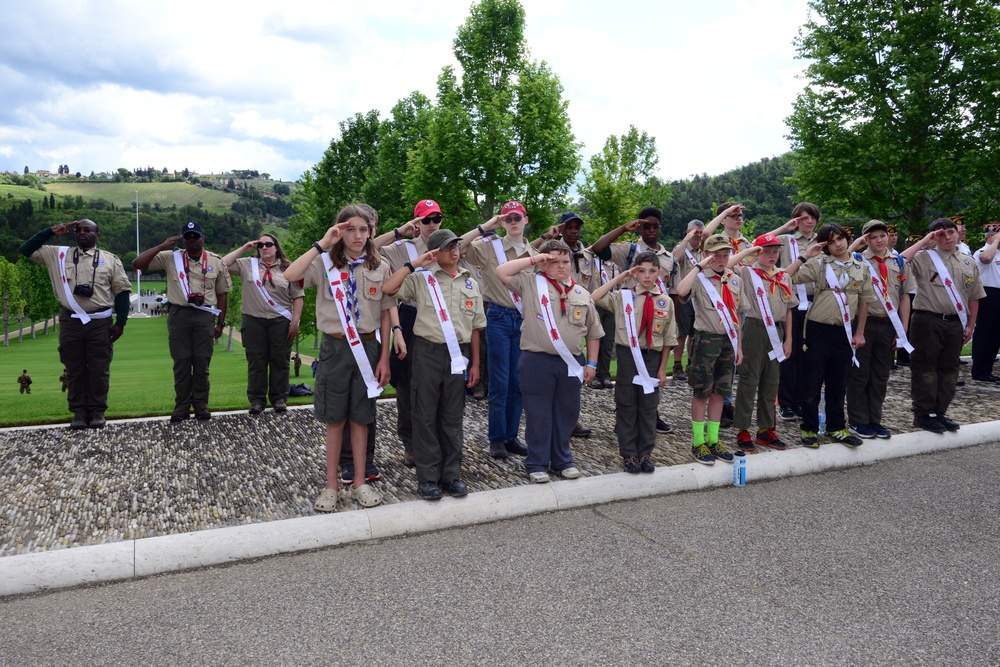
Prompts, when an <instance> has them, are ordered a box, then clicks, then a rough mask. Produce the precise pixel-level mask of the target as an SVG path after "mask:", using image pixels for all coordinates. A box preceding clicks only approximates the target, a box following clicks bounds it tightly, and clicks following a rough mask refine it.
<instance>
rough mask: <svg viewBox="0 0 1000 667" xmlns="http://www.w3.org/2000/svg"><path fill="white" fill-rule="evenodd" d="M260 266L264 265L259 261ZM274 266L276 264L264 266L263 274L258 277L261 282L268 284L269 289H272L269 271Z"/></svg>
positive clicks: (272, 283) (272, 280)
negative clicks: (269, 285) (269, 284)
mask: <svg viewBox="0 0 1000 667" xmlns="http://www.w3.org/2000/svg"><path fill="white" fill-rule="evenodd" d="M261 264H264V261H263V260H261ZM275 266H277V264H264V274H263V275H261V277H260V281H261V282H269V283H271V287H274V275H273V274H272V273H271V269H272V268H273V267H275Z"/></svg>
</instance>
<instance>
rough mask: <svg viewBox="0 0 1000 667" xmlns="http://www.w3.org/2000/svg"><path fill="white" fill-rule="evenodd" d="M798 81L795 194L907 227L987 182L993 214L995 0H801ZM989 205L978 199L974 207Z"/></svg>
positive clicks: (999, 38)
mask: <svg viewBox="0 0 1000 667" xmlns="http://www.w3.org/2000/svg"><path fill="white" fill-rule="evenodd" d="M810 7H811V9H812V12H813V14H812V18H811V19H810V20H809V21H808V22H807V23H806V24H805V26H804V27H803V29H802V30H801V31H800V34H799V37H798V39H797V40H796V44H797V47H798V54H799V57H800V58H805V59H808V60H810V61H811V62H810V64H809V66H808V67H807V68H806V78H807V79H808V83H807V85H806V88H805V90H804V91H803V92H802V93H801V94H800V95H799V97H798V99H797V100H796V102H795V105H794V111H793V113H792V115H791V116H790V117H789V118H788V119H786V123H787V124H788V127H789V129H790V135H789V138H790V139H791V140H792V143H793V146H794V148H796V149H797V172H796V176H795V179H796V181H797V183H798V184H799V186H800V190H801V191H802V195H803V196H804V197H806V198H809V199H812V200H814V201H819V202H823V203H824V205H825V206H827V207H832V208H833V209H835V210H839V211H841V212H845V213H857V214H863V215H866V216H871V217H878V218H881V219H884V220H896V219H898V220H900V221H901V222H902V224H903V227H904V230H909V231H916V230H917V229H918V228H921V227H923V225H924V224H925V223H926V221H927V218H928V215H929V214H930V213H931V212H933V211H935V210H938V211H951V212H955V211H954V208H955V207H956V205H957V204H959V205H960V204H961V194H962V193H963V191H966V192H967V191H969V190H974V191H980V192H987V193H988V195H989V196H990V197H992V201H990V202H989V205H990V210H991V211H992V215H996V212H997V210H998V208H997V199H996V197H997V194H998V193H997V187H996V183H995V174H996V167H997V166H998V164H997V162H998V158H997V151H996V147H997V146H998V145H1000V78H998V77H997V74H996V73H997V71H998V67H1000V7H998V6H997V4H996V3H995V2H992V1H988V0H932V1H931V2H928V3H922V4H921V5H920V6H916V5H913V3H910V2H903V1H902V0H875V1H873V2H870V3H856V2H847V3H845V2H838V1H837V0H812V1H811V2H810ZM990 210H979V211H978V213H979V214H980V215H982V216H986V215H989V214H991V213H990Z"/></svg>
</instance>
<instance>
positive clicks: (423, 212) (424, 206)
mask: <svg viewBox="0 0 1000 667" xmlns="http://www.w3.org/2000/svg"><path fill="white" fill-rule="evenodd" d="M431 213H441V207H440V206H438V203H437V202H436V201H434V200H433V199H421V200H420V201H418V202H417V205H416V206H414V207H413V217H414V218H426V217H427V216H429V215H430V214H431Z"/></svg>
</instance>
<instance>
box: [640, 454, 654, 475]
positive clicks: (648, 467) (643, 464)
mask: <svg viewBox="0 0 1000 667" xmlns="http://www.w3.org/2000/svg"><path fill="white" fill-rule="evenodd" d="M639 468H640V469H641V470H642V471H643V472H645V473H651V472H656V466H655V465H654V464H653V460H652V459H651V458H649V457H648V456H643V457H642V458H640V459H639Z"/></svg>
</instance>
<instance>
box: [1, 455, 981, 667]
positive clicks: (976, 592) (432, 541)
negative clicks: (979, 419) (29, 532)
mask: <svg viewBox="0 0 1000 667" xmlns="http://www.w3.org/2000/svg"><path fill="white" fill-rule="evenodd" d="M826 446H835V445H826ZM871 446H877V443H874V442H872V444H871ZM998 454H1000V445H989V446H981V447H972V448H969V449H964V450H958V451H952V452H945V453H940V454H933V455H926V456H918V457H913V458H909V459H897V460H893V461H890V462H886V463H881V464H878V465H875V466H870V467H866V468H855V469H850V470H846V471H840V472H830V473H824V474H820V475H810V476H804V477H795V478H789V479H783V480H778V481H774V482H768V483H757V484H753V483H751V484H749V485H748V486H747V487H745V488H743V489H736V488H723V489H716V490H711V491H705V492H698V493H689V494H684V495H678V496H666V497H660V498H652V499H645V500H641V501H635V502H621V503H615V504H611V505H604V506H600V507H597V508H592V509H587V510H576V511H567V512H560V513H555V514H546V515H541V516H533V517H527V518H522V519H517V520H511V521H504V522H500V523H495V524H490V525H483V526H474V527H471V528H462V529H456V530H448V531H443V532H439V533H433V534H425V535H420V536H416V537H411V538H405V539H396V540H388V541H384V542H375V543H368V544H359V545H352V546H347V547H343V548H337V549H330V550H325V551H320V552H313V553H308V554H302V555H294V556H283V557H276V558H271V559H267V560H262V561H258V562H254V563H244V564H239V565H234V566H229V567H224V568H215V569H209V570H201V571H196V572H187V573H180V574H170V575H165V576H160V577H155V578H150V579H146V580H141V581H132V582H126V583H118V584H110V585H105V586H99V587H91V588H81V589H75V590H64V591H59V592H55V593H51V594H45V595H36V596H30V597H22V598H13V599H7V600H4V601H0V664H3V665H19V666H20V665H36V664H53V665H54V664H60V665H66V664H70V665H75V664H81V665H84V664H85V665H97V664H116V665H181V664H192V665H194V664H198V665H203V664H212V665H215V664H219V665H221V664H226V665H232V664H237V665H255V664H289V665H298V664H311V665H332V664H390V665H397V664H398V665H403V664H405V665H425V664H448V665H501V664H503V665H525V664H538V665H555V664H557V665H577V664H580V665H583V664H586V665H668V664H669V665H723V664H726V665H728V664H749V665H782V666H788V665H796V666H797V665H876V664H877V665H949V666H952V665H975V666H977V667H979V666H982V665H1000V584H998V571H1000V569H998V566H1000V503H998V501H997V495H996V492H995V489H996V486H997V483H998V482H1000V457H998Z"/></svg>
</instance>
